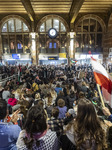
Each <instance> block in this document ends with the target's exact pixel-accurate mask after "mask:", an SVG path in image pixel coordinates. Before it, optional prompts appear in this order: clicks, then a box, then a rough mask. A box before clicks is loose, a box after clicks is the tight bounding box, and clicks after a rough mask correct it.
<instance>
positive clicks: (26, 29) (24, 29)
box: [23, 23, 29, 32]
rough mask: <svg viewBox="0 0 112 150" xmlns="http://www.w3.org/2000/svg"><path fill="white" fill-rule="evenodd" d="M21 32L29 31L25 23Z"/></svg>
mask: <svg viewBox="0 0 112 150" xmlns="http://www.w3.org/2000/svg"><path fill="white" fill-rule="evenodd" d="M23 32H29V29H28V27H27V25H26V24H25V23H23Z"/></svg>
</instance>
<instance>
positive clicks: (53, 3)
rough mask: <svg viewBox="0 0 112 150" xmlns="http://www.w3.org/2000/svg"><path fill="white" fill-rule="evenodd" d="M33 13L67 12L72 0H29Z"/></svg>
mask: <svg viewBox="0 0 112 150" xmlns="http://www.w3.org/2000/svg"><path fill="white" fill-rule="evenodd" d="M31 4H32V7H33V9H34V12H35V13H69V11H70V8H71V5H72V0H31Z"/></svg>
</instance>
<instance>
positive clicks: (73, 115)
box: [64, 109, 76, 125]
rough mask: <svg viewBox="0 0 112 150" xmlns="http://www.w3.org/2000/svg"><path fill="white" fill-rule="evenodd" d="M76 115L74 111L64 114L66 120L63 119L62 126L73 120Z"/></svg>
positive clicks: (70, 110)
mask: <svg viewBox="0 0 112 150" xmlns="http://www.w3.org/2000/svg"><path fill="white" fill-rule="evenodd" d="M75 116H76V114H75V111H74V109H69V110H68V111H67V113H66V118H65V119H64V125H67V124H68V123H69V122H70V121H72V120H73V119H74V118H75Z"/></svg>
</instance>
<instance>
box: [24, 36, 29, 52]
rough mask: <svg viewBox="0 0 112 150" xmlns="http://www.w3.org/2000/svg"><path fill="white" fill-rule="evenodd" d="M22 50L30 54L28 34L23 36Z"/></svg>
mask: <svg viewBox="0 0 112 150" xmlns="http://www.w3.org/2000/svg"><path fill="white" fill-rule="evenodd" d="M24 48H25V52H27V53H30V48H31V43H30V38H29V35H28V34H27V35H24Z"/></svg>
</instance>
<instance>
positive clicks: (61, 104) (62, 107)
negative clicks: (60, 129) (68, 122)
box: [57, 99, 67, 119]
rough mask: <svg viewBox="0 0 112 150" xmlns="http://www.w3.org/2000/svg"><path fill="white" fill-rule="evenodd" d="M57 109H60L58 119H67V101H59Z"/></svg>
mask: <svg viewBox="0 0 112 150" xmlns="http://www.w3.org/2000/svg"><path fill="white" fill-rule="evenodd" d="M57 108H58V109H59V116H58V118H60V119H62V118H64V117H65V114H66V112H67V107H66V106H65V101H64V100H63V99H59V100H58V106H57Z"/></svg>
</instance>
